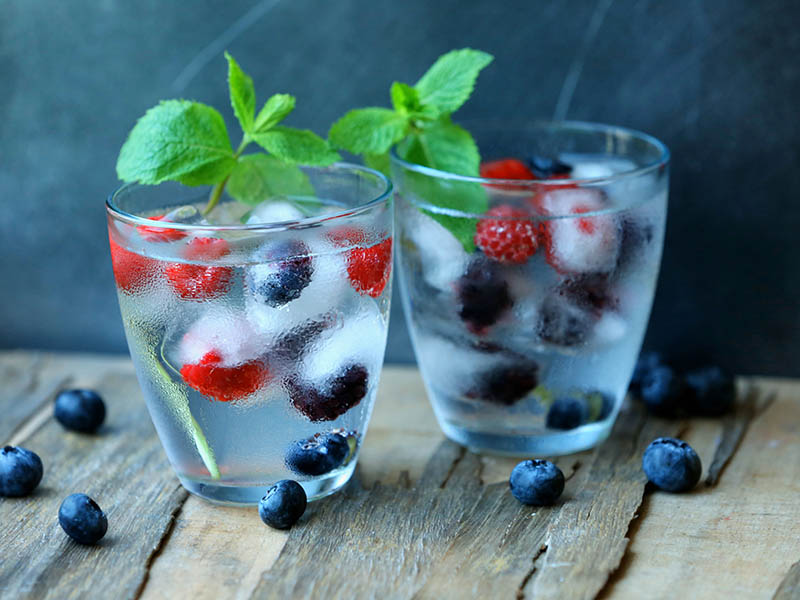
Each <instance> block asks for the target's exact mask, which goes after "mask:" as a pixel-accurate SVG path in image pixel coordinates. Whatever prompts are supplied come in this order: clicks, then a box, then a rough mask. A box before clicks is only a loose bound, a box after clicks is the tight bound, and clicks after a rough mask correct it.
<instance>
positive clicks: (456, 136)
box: [401, 118, 481, 177]
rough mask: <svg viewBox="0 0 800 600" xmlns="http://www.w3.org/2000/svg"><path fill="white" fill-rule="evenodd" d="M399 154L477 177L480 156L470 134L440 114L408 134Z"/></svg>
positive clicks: (436, 167)
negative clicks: (427, 123)
mask: <svg viewBox="0 0 800 600" xmlns="http://www.w3.org/2000/svg"><path fill="white" fill-rule="evenodd" d="M401 156H402V157H403V158H404V159H405V160H407V161H409V162H413V163H416V164H420V165H423V166H426V167H431V168H434V169H439V170H440V171H447V172H448V173H456V174H458V175H469V176H471V177H476V176H477V175H478V173H479V171H480V163H481V157H480V153H479V152H478V146H477V144H475V140H473V139H472V135H470V133H469V132H468V131H467V130H466V129H464V128H463V127H459V126H458V125H456V124H454V123H452V122H450V120H449V118H443V119H440V120H438V121H436V122H435V123H432V124H431V125H429V126H428V127H426V128H425V129H422V130H421V131H419V132H418V133H416V134H414V135H412V136H410V137H409V138H408V140H407V141H406V143H405V144H404V147H403V149H402V153H401Z"/></svg>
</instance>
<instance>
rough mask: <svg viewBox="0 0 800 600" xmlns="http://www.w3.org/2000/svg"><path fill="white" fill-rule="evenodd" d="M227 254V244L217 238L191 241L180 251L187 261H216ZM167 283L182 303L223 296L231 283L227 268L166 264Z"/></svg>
mask: <svg viewBox="0 0 800 600" xmlns="http://www.w3.org/2000/svg"><path fill="white" fill-rule="evenodd" d="M228 252H229V246H228V242H226V241H225V240H223V239H219V238H210V237H199V238H194V239H192V240H191V241H190V242H189V243H188V244H187V245H186V248H185V250H184V257H185V258H187V259H189V260H203V261H210V260H217V259H219V258H221V257H223V256H225V255H226V254H228ZM166 275H167V281H168V282H169V284H170V286H172V289H173V290H174V291H175V293H176V294H178V296H180V297H181V298H183V299H184V300H207V299H211V298H217V297H219V296H222V295H223V294H225V293H226V292H227V291H228V290H229V289H230V287H231V284H232V282H233V270H232V269H231V268H230V267H215V266H210V265H197V264H189V263H170V264H169V265H167V268H166Z"/></svg>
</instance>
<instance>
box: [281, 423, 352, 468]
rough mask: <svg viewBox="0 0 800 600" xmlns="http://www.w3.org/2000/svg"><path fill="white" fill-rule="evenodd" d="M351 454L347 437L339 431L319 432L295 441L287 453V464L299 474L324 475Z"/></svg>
mask: <svg viewBox="0 0 800 600" xmlns="http://www.w3.org/2000/svg"><path fill="white" fill-rule="evenodd" d="M348 454H350V444H349V442H348V440H347V438H346V437H344V436H343V435H340V434H338V433H323V434H320V433H317V434H315V435H314V436H312V437H310V438H308V439H307V440H298V441H296V442H293V443H292V445H291V446H290V447H289V451H288V452H287V454H286V465H287V466H288V467H289V468H290V469H291V470H292V471H294V472H295V473H298V474H299V475H323V474H325V473H328V472H330V471H333V470H334V469H335V468H336V467H338V466H340V465H341V464H342V463H343V462H344V459H345V458H347V455H348Z"/></svg>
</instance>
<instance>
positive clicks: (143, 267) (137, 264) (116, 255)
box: [108, 237, 158, 293]
mask: <svg viewBox="0 0 800 600" xmlns="http://www.w3.org/2000/svg"><path fill="white" fill-rule="evenodd" d="M108 243H109V246H110V247H111V266H112V267H113V269H114V278H115V279H116V280H117V285H118V286H119V287H120V288H122V289H123V290H125V291H126V292H130V293H135V292H139V291H141V290H143V289H144V288H145V287H147V285H148V284H149V283H150V281H151V280H152V279H153V277H154V276H155V275H156V274H157V271H158V262H157V261H154V260H152V259H150V258H147V257H146V256H142V255H141V254H136V253H135V252H131V251H130V250H126V249H125V248H123V247H122V246H120V245H119V244H117V243H116V242H115V241H114V240H113V239H112V238H111V237H109V238H108Z"/></svg>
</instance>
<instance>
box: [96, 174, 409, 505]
mask: <svg viewBox="0 0 800 600" xmlns="http://www.w3.org/2000/svg"><path fill="white" fill-rule="evenodd" d="M303 172H304V175H303V176H302V177H303V179H304V187H306V188H307V189H308V190H309V191H311V190H312V189H313V194H310V195H304V196H279V197H267V198H265V200H264V202H262V203H261V204H259V205H258V206H256V207H251V206H247V205H244V204H241V203H239V202H236V201H234V200H233V199H232V198H229V197H227V196H225V197H223V200H222V201H221V202H220V204H218V205H217V206H216V208H214V210H213V211H211V212H210V214H209V216H208V217H204V216H203V214H202V212H201V210H202V208H203V205H204V204H205V201H206V199H207V191H202V190H198V188H189V187H184V186H181V185H179V184H176V183H165V184H162V185H158V186H140V185H125V186H123V187H122V188H120V189H119V190H118V191H117V192H115V193H114V194H113V195H112V196H111V197H110V198H109V200H108V202H107V212H108V230H109V239H110V245H111V257H112V262H113V266H114V275H115V278H116V283H117V290H118V296H119V304H120V311H121V313H122V320H123V323H124V326H125V332H126V335H127V339H128V346H129V348H130V353H131V357H132V358H133V362H134V364H135V367H136V372H137V375H138V378H139V383H140V385H141V388H142V390H143V392H144V396H145V399H146V402H147V406H148V409H149V411H150V415H151V417H152V419H153V423H154V424H155V427H156V430H157V432H158V435H159V437H160V439H161V442H162V444H163V446H164V449H165V450H166V453H167V457H168V458H169V460H170V462H171V463H172V466H173V467H174V468H175V471H176V472H177V474H178V477H179V478H180V480H181V483H182V484H183V485H184V487H186V489H188V490H189V491H190V492H192V493H195V494H197V495H199V496H202V497H204V498H206V499H209V500H212V501H217V502H225V503H240V504H249V503H256V502H258V500H259V499H260V498H261V497H262V496H263V494H264V492H265V490H266V488H267V487H268V486H269V485H270V484H272V483H274V482H275V481H277V480H280V479H287V478H288V479H295V480H297V481H298V482H299V483H300V484H301V485H302V486H303V487H304V488H305V490H306V493H307V494H308V497H309V499H314V498H319V497H322V496H325V495H328V494H331V493H333V492H335V491H336V490H337V489H339V488H340V487H341V486H342V485H344V484H345V483H346V482H347V480H348V479H349V478H350V476H351V474H352V473H353V470H354V468H355V464H356V459H357V456H358V450H359V446H360V443H361V440H362V439H363V436H364V433H365V432H366V428H367V423H368V421H369V417H370V413H371V411H372V405H373V401H374V399H375V392H376V389H377V386H378V378H379V375H380V369H381V364H382V362H383V353H384V349H385V345H386V330H387V324H388V315H389V302H390V296H391V282H390V275H391V265H392V239H393V238H392V236H393V207H392V199H391V184H390V183H389V181H388V180H387V179H386V178H385V177H384V176H383V175H381V174H380V173H377V172H375V171H372V170H370V169H366V168H363V167H359V166H355V165H347V164H337V165H334V166H331V167H326V168H304V169H303ZM309 186H310V187H309Z"/></svg>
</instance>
